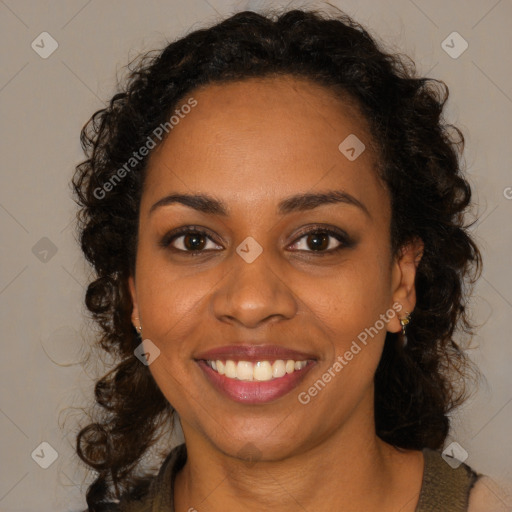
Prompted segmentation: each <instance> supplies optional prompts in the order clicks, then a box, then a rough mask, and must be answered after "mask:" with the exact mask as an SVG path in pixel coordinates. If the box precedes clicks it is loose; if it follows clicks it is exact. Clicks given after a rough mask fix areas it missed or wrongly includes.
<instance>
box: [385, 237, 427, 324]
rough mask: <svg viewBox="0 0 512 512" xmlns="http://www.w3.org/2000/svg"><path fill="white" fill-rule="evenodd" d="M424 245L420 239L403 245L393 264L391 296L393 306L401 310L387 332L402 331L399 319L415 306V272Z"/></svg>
mask: <svg viewBox="0 0 512 512" xmlns="http://www.w3.org/2000/svg"><path fill="white" fill-rule="evenodd" d="M423 249H424V244H423V240H421V238H415V239H414V240H412V241H411V242H408V243H407V244H406V245H404V246H403V247H402V248H401V249H400V252H399V254H398V256H397V257H396V258H395V261H394V262H393V270H392V277H391V282H392V296H393V304H396V303H398V304H400V306H401V309H398V308H396V307H395V308H393V309H395V310H396V311H399V313H398V314H397V315H395V316H394V317H393V318H392V319H390V321H389V323H388V327H387V330H388V331H389V332H399V331H400V330H401V329H402V325H401V324H400V319H401V318H404V317H405V316H406V312H409V313H412V312H413V310H414V307H415V306H416V287H415V285H414V281H415V278H416V270H417V268H418V265H419V263H420V261H421V258H422V256H423Z"/></svg>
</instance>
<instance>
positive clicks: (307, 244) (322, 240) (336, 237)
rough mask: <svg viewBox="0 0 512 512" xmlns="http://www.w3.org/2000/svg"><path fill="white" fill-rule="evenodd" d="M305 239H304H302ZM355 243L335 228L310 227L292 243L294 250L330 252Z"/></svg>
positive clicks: (319, 252)
mask: <svg viewBox="0 0 512 512" xmlns="http://www.w3.org/2000/svg"><path fill="white" fill-rule="evenodd" d="M302 240H304V241H302ZM336 242H337V243H336ZM353 245H354V244H353V242H352V241H351V240H350V238H349V237H348V235H346V234H345V233H344V232H342V231H339V232H338V231H337V230H336V231H335V230H333V229H318V228H316V229H310V230H309V231H306V232H305V233H303V234H302V235H301V236H300V237H299V238H298V239H297V241H296V242H294V244H293V245H292V247H293V249H294V250H297V251H302V252H316V253H318V254H323V253H325V254H329V253H334V252H336V251H339V250H341V249H343V248H348V247H352V246H353Z"/></svg>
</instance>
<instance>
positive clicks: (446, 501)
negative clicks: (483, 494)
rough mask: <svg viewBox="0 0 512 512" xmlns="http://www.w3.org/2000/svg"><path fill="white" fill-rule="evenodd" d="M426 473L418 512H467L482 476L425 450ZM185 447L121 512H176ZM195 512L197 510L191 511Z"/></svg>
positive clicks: (177, 450) (171, 456)
mask: <svg viewBox="0 0 512 512" xmlns="http://www.w3.org/2000/svg"><path fill="white" fill-rule="evenodd" d="M423 454H424V457H425V469H424V472H423V483H422V486H421V493H420V499H419V502H418V506H417V507H416V512H439V511H443V512H465V511H467V508H468V501H469V492H470V490H471V488H472V487H473V485H474V483H475V481H476V480H477V478H479V476H480V475H478V474H477V473H475V472H474V471H473V470H472V469H471V468H470V467H469V466H467V465H466V464H460V466H458V467H457V468H456V469H453V468H452V467H451V466H450V465H449V464H448V463H447V462H445V461H444V460H443V458H442V456H441V454H440V453H439V452H437V451H433V450H429V449H428V448H425V449H424V450H423ZM186 460H187V450H186V446H185V444H180V445H179V446H176V447H175V448H174V449H173V450H171V452H170V453H169V455H168V456H167V457H166V459H165V460H164V462H163V463H162V466H161V468H160V471H159V473H158V475H156V476H155V478H154V479H153V480H152V482H151V485H150V489H149V493H148V495H147V496H146V497H145V498H144V499H143V500H142V501H130V502H128V501H127V500H121V502H120V503H119V510H120V511H121V512H175V510H174V505H173V496H174V479H175V477H176V473H178V471H179V470H180V469H181V468H182V467H183V466H184V465H185V462H186ZM191 509H192V510H194V509H193V507H191Z"/></svg>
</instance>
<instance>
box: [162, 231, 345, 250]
mask: <svg viewBox="0 0 512 512" xmlns="http://www.w3.org/2000/svg"><path fill="white" fill-rule="evenodd" d="M189 234H193V235H201V236H204V237H206V238H208V239H210V240H211V241H212V242H214V243H216V244H217V245H220V244H218V242H216V241H215V240H214V239H213V238H212V236H211V235H210V234H209V233H208V232H207V231H205V230H203V229H201V228H196V227H194V226H186V227H183V228H178V229H176V230H174V231H171V232H170V233H167V234H166V235H165V236H164V237H163V239H162V241H161V242H160V245H161V246H162V247H164V248H166V249H170V250H172V251H173V252H178V253H184V254H190V255H191V256H192V257H194V256H200V255H202V254H204V253H206V252H210V251H211V249H208V250H204V249H201V250H196V251H187V250H183V249H176V248H175V247H170V245H171V243H172V242H173V241H175V240H176V239H178V238H180V237H181V236H183V235H189ZM311 234H323V235H329V236H332V237H333V238H335V239H336V240H337V241H338V242H340V245H339V246H338V247H335V248H334V249H329V250H323V251H312V250H309V251H303V250H300V249H299V250H296V251H295V252H307V253H312V254H314V255H315V256H325V255H329V254H334V253H337V252H339V251H340V250H342V249H344V248H345V249H348V248H350V247H352V246H353V245H354V242H353V241H352V240H351V239H350V237H349V236H348V235H347V234H346V233H345V232H344V231H342V230H339V231H338V230H335V229H332V228H323V227H313V228H310V229H307V230H304V231H302V232H300V233H299V234H298V236H297V238H296V239H295V240H294V242H293V243H292V245H295V244H296V243H297V242H298V241H299V240H301V239H302V238H304V237H305V236H308V235H311Z"/></svg>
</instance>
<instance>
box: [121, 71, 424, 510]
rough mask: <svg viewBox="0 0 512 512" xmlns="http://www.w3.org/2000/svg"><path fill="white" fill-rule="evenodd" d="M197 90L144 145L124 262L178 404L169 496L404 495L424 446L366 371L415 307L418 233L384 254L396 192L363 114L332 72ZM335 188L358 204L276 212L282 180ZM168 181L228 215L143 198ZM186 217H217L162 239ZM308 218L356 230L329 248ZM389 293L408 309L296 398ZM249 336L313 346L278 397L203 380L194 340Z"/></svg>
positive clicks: (191, 500)
mask: <svg viewBox="0 0 512 512" xmlns="http://www.w3.org/2000/svg"><path fill="white" fill-rule="evenodd" d="M190 96H193V97H194V98H195V99H196V100H197V102H198V104H197V106H195V107H194V108H193V109H192V110H191V112H190V113H189V114H187V115H186V116H185V117H184V118H183V119H182V120H180V122H179V124H177V125H176V126H174V128H173V130H172V131H171V132H170V134H169V136H168V137H167V139H166V140H165V141H164V143H163V144H162V145H161V146H159V147H158V148H157V149H155V150H154V152H153V153H152V154H151V157H150V160H149V165H148V172H147V177H146V181H145V185H144V190H143V194H142V199H141V207H140V226H139V241H138V247H137V260H136V269H135V277H134V278H130V290H131V295H132V300H133V305H134V306H133V315H132V320H133V323H134V325H135V326H136V327H139V325H141V326H142V333H143V338H144V339H150V340H151V341H152V342H153V343H154V344H155V345H156V346H158V348H159V349H160V351H161V353H160V356H159V357H157V358H156V359H155V360H154V362H153V363H151V364H150V366H149V369H150V371H151V373H152V375H153V377H154V378H155V380H156V382H157V384H158V385H159V387H160V388H161V390H162V392H163V393H164V395H165V397H166V398H167V399H168V400H169V402H170V403H171V404H172V405H173V406H174V408H175V409H176V410H177V411H178V413H179V416H180V420H181V424H182V428H183V433H184V437H185V441H186V444H187V449H188V460H187V463H186V465H185V467H184V468H183V469H182V470H181V471H180V472H179V473H178V475H177V478H176V489H175V496H174V498H175V507H176V510H177V511H186V510H189V509H190V508H191V507H194V508H195V509H196V510H198V511H203V510H205V511H206V510H208V511H212V512H216V511H221V510H223V511H225V510H247V511H256V510H258V511H260V510H273V511H277V512H279V511H289V510H324V511H339V510H341V508H340V507H341V504H342V506H343V510H344V511H347V512H356V511H361V510H379V511H381V512H386V511H393V512H397V511H401V512H407V511H414V509H415V507H416V504H417V501H418V497H419V493H420V487H421V481H422V474H423V456H422V453H421V452H420V451H405V450H400V451H399V450H397V449H395V448H393V447H391V446H390V445H388V444H387V443H384V442H383V441H381V440H380V439H379V438H378V437H377V436H376V433H375V421H374V415H373V401H374V386H373V377H374V374H375V370H376V368H377V365H378V363H379V359H380V356H381V353H382V349H383V344H384V339H385V335H386V331H389V332H398V331H399V330H400V329H401V325H400V322H399V317H403V316H404V315H405V313H404V312H405V311H409V312H412V311H413V309H414V306H415V303H416V295H415V289H414V278H415V273H416V268H417V265H418V263H419V261H420V259H421V254H422V248H423V245H422V243H421V240H417V241H415V242H411V243H410V244H409V245H408V246H406V247H404V248H403V251H401V253H400V254H399V255H397V256H396V257H393V255H392V254H391V250H390V220H391V207H390V204H391V203H390V197H389V193H388V192H387V190H386V188H385V187H384V185H383V184H382V182H381V181H380V180H379V178H378V177H377V174H376V172H375V169H374V164H375V162H376V158H377V157H376V155H375V154H374V152H373V151H372V150H371V140H370V136H369V130H368V126H367V124H366V121H365V119H364V118H363V117H362V115H361V114H360V113H359V111H358V110H357V108H355V107H354V106H350V105H349V103H348V102H347V101H342V100H340V99H339V98H337V97H336V96H334V95H333V93H332V92H331V91H329V90H328V89H325V88H323V87H322V86H319V85H317V84H314V83H311V82H309V81H307V80H303V79H297V78H293V77H288V76H287V77H280V78H266V79H249V80H245V81H242V82H236V83H231V84H224V85H208V86H205V87H202V88H200V89H198V90H195V91H193V93H191V94H190V95H189V96H187V98H188V97H190ZM187 98H186V99H187ZM249 98H250V101H248V99H249ZM186 99H185V100H184V102H185V101H186ZM184 102H183V103H184ZM349 134H356V136H357V137H358V138H359V139H360V140H361V141H363V142H364V143H365V145H366V150H365V151H364V152H363V153H362V154H361V155H360V156H359V157H358V158H356V160H354V161H349V160H348V159H347V158H346V157H345V156H344V155H343V154H342V153H341V152H340V151H339V149H338V145H339V144H340V142H341V141H343V140H344V139H345V138H346V137H347V136H348V135H349ZM330 190H343V191H345V192H347V193H349V194H350V195H352V196H354V197H355V198H357V199H358V200H359V201H360V202H361V203H363V204H364V205H365V207H366V209H367V210H368V214H367V213H365V212H364V211H363V209H362V208H359V207H357V206H354V205H352V204H347V203H335V204H327V203H326V204H322V205H320V206H318V207H316V208H314V209H311V210H306V211H297V212H292V213H288V214H284V215H280V214H279V213H278V212H277V205H278V203H279V202H280V201H281V200H283V199H285V198H288V197H289V196H292V195H295V194H299V193H312V192H327V191H330ZM171 193H184V194H199V193H201V194H208V195H211V196H213V197H215V198H216V199H219V200H221V201H222V202H223V203H224V204H225V206H226V209H227V211H228V215H227V216H225V217H223V216H220V215H214V214H207V213H203V212H198V211H196V210H194V209H192V208H190V207H188V206H185V205H182V204H178V203H173V204H169V205H166V206H161V207H159V208H156V209H155V210H154V211H153V212H152V213H150V209H151V207H152V205H154V204H155V203H156V202H157V201H159V200H160V199H162V198H163V197H165V196H167V195H169V194H171ZM182 226H196V227H197V226H200V227H202V228H205V229H206V230H207V231H208V232H209V233H211V235H212V236H211V239H209V238H204V239H200V240H202V243H203V245H202V246H201V247H203V249H202V250H203V253H202V254H199V255H198V256H192V255H190V249H188V250H189V253H185V252H179V249H182V250H183V251H185V250H186V247H187V246H184V245H183V244H184V243H185V241H187V240H188V243H189V245H188V247H190V242H191V237H190V236H189V237H188V239H187V240H186V238H187V237H184V236H181V237H179V238H177V239H175V240H174V241H173V242H172V243H171V245H169V246H168V247H162V246H161V245H160V242H161V240H162V239H163V238H164V236H165V235H166V234H167V233H168V232H169V231H170V230H172V229H174V228H178V227H182ZM306 226H307V227H309V228H312V229H315V228H319V227H320V228H329V227H334V228H339V229H342V230H344V231H345V232H346V233H347V234H348V235H349V237H351V238H352V239H353V240H354V241H355V243H354V244H353V245H352V246H347V247H343V248H342V249H341V250H340V251H337V252H330V253H329V250H330V249H331V248H335V247H338V246H339V245H340V242H339V241H337V240H336V238H334V237H332V236H330V237H329V238H328V239H327V240H326V245H325V246H324V248H323V249H321V251H324V252H325V253H326V254H325V255H324V256H321V255H320V254H319V252H320V251H315V247H316V246H315V245H314V242H313V243H311V242H309V243H308V237H307V236H304V234H302V233H299V230H300V229H301V228H304V227H306ZM248 236H251V237H253V238H254V239H255V240H256V241H257V242H258V243H259V245H260V246H261V247H262V248H263V252H262V254H261V255H260V256H259V257H258V258H257V259H256V260H255V261H254V262H252V263H250V264H249V263H247V262H246V261H245V260H244V259H242V258H241V257H240V256H239V255H238V254H237V252H236V248H237V247H238V246H239V245H240V244H241V243H242V241H244V240H245V239H246V238H247V237H248ZM192 238H193V237H192ZM192 241H193V240H192ZM327 243H329V245H328V246H327ZM172 247H174V248H175V251H174V252H173V251H172ZM395 303H399V304H400V305H401V306H402V308H403V309H402V310H401V311H402V312H401V313H399V314H398V315H394V316H393V317H391V318H390V319H389V321H388V322H386V323H385V327H384V328H383V329H381V330H380V331H379V333H378V335H375V336H374V338H373V339H371V341H370V342H369V343H368V344H367V345H366V346H364V348H363V349H362V350H361V351H360V352H359V353H358V354H357V355H356V356H354V358H353V359H352V360H351V361H350V362H348V364H347V365H346V366H344V368H343V370H342V371H341V372H339V373H337V374H336V377H335V378H333V379H332V380H331V382H329V383H328V384H327V385H326V386H325V388H324V389H323V390H322V391H321V392H320V393H319V394H318V395H317V396H316V397H314V398H312V399H311V401H310V402H309V403H308V404H306V405H303V404H301V403H300V402H299V401H298V399H297V395H298V393H299V392H301V391H307V389H308V388H309V387H310V386H311V385H312V384H313V383H314V382H315V381H317V379H319V378H321V377H322V375H323V374H324V373H325V372H326V371H327V370H328V369H329V368H331V367H332V366H333V363H334V361H335V359H336V358H337V357H338V356H343V355H344V354H345V352H346V351H347V350H348V349H349V348H350V346H351V344H352V341H353V340H355V339H357V336H358V334H359V333H361V332H362V331H364V329H365V328H368V327H370V326H373V325H374V324H375V322H376V320H378V319H379V315H381V314H383V313H385V312H386V311H387V310H390V308H392V305H393V304H395ZM242 342H246V343H254V344H265V343H268V344H276V345H282V346H285V347H290V348H293V349H297V350H302V351H305V352H308V353H312V354H314V355H315V357H316V358H317V361H316V364H315V367H314V368H312V370H311V371H310V372H309V374H308V375H307V376H306V378H305V381H303V382H302V383H301V384H300V385H299V387H298V388H296V389H294V390H292V391H291V392H290V393H288V394H287V395H285V396H283V397H281V398H279V399H278V400H275V401H273V402H270V403H266V404H258V405H247V404H242V403H237V402H234V401H232V400H230V399H229V398H227V397H225V396H223V395H221V394H219V393H218V392H217V391H216V390H215V389H214V388H213V387H212V386H211V385H210V384H209V382H208V381H207V380H206V378H205V376H204V375H203V373H202V371H201V369H200V368H199V367H198V365H197V363H196V362H195V361H194V356H195V355H197V354H199V353H200V352H203V351H205V350H208V349H211V348H214V347H217V346H221V345H229V344H237V343H242ZM251 450H252V451H253V452H254V453H255V454H254V457H255V458H256V461H253V462H251V459H250V458H249V456H248V453H249V452H250V451H251Z"/></svg>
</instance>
